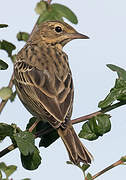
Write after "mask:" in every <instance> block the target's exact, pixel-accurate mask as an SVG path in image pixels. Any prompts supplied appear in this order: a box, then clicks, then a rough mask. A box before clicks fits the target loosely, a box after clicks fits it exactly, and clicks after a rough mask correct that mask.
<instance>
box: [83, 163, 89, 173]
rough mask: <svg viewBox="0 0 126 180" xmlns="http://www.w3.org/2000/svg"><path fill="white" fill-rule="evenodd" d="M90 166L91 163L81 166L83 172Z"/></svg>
mask: <svg viewBox="0 0 126 180" xmlns="http://www.w3.org/2000/svg"><path fill="white" fill-rule="evenodd" d="M89 167H90V164H83V165H82V166H81V169H82V171H83V172H85V171H86V170H87V169H88V168H89Z"/></svg>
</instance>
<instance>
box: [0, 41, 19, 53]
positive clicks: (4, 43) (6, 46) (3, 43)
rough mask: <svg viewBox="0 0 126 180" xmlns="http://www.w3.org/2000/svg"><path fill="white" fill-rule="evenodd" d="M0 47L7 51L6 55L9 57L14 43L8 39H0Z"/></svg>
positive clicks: (13, 48)
mask: <svg viewBox="0 0 126 180" xmlns="http://www.w3.org/2000/svg"><path fill="white" fill-rule="evenodd" d="M0 49H2V50H5V51H6V52H7V53H8V56H9V57H11V55H12V51H13V50H15V49H16V47H15V45H14V44H12V43H10V42H8V41H5V40H3V41H0Z"/></svg>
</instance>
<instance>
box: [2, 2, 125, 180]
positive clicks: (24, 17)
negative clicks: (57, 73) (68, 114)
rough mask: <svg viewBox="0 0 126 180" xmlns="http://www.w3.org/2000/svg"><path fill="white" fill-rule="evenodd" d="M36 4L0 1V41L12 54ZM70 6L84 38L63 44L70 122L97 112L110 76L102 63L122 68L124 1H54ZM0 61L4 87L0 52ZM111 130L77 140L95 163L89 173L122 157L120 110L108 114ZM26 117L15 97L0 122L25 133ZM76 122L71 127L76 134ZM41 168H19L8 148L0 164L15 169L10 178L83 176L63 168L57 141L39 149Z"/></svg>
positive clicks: (110, 175)
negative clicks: (71, 92)
mask: <svg viewBox="0 0 126 180" xmlns="http://www.w3.org/2000/svg"><path fill="white" fill-rule="evenodd" d="M37 2H38V1H36V0H32V1H30V0H28V1H25V0H22V1H16V0H13V1H9V0H4V1H1V4H0V23H1V24H2V23H6V24H8V25H9V28H7V29H2V30H1V31H0V39H6V40H8V41H10V42H12V43H14V44H16V46H17V49H16V51H15V53H17V52H18V51H19V49H21V47H23V45H24V43H23V42H18V41H17V40H16V34H17V33H18V32H19V31H27V32H30V31H31V30H32V28H33V25H34V24H35V22H36V20H37V15H36V14H35V12H34V8H35V5H36V3H37ZM53 2H57V3H61V4H64V5H66V6H68V7H69V8H71V9H72V10H73V11H74V12H75V13H76V15H77V17H78V20H79V24H78V25H77V26H74V27H75V28H76V29H77V30H78V31H80V32H82V33H85V34H86V35H88V36H89V37H90V40H85V41H84V40H76V41H73V42H71V43H69V44H68V45H67V46H66V47H65V48H64V51H65V52H67V54H68V55H69V62H70V65H71V69H72V72H73V78H74V84H75V85H74V86H75V101H74V112H73V118H75V117H78V116H81V115H84V114H88V113H91V112H94V111H96V110H98V108H97V104H98V102H99V101H100V100H102V99H104V97H105V96H106V94H107V93H108V91H109V89H110V88H111V87H112V86H113V85H114V81H115V78H116V74H115V73H113V72H112V71H110V70H109V69H108V68H107V67H106V66H105V65H106V64H108V63H109V64H110V63H111V64H115V65H118V66H120V67H123V68H124V69H126V61H125V59H126V53H125V42H126V35H125V32H126V25H125V19H126V11H125V6H126V2H125V1H124V0H120V1H114V0H111V1H109V0H103V1H100V0H94V1H90V0H89V1H87V0H83V1H81V0H78V1H72V0H69V1H66V0H60V1H58V0H56V1H53ZM0 58H1V59H5V60H6V62H7V63H8V64H9V65H10V66H9V68H8V70H7V71H1V72H0V77H1V78H0V87H1V86H3V85H5V86H6V85H7V84H8V81H9V79H10V75H11V74H12V71H13V67H12V64H11V62H10V59H9V58H7V56H6V53H5V52H4V51H3V52H2V51H0ZM111 115H112V118H111V122H112V131H111V132H109V133H108V134H106V135H104V137H102V138H99V139H98V140H96V141H92V142H89V141H85V140H82V142H83V143H84V144H85V145H86V146H87V148H88V149H89V150H90V151H91V152H92V154H93V155H94V158H95V161H94V162H93V165H92V167H91V168H90V169H89V171H90V172H91V174H95V173H96V172H98V171H99V170H101V169H103V168H104V167H106V166H108V165H110V164H111V163H112V162H115V161H116V160H118V159H119V158H120V157H121V156H123V155H125V141H124V140H125V129H126V127H125V126H126V121H125V106H124V107H121V108H118V109H116V110H114V111H112V112H111ZM30 117H31V115H30V114H29V113H28V112H27V111H26V110H25V108H24V107H23V105H22V104H21V103H20V101H19V99H18V98H17V99H16V101H15V102H14V103H13V104H11V103H10V102H9V103H8V104H7V105H6V107H5V109H4V111H3V112H2V114H1V116H0V121H1V122H5V121H6V122H7V123H16V124H18V125H19V127H21V128H22V129H25V125H26V124H27V120H28V119H29V118H30ZM81 125H82V123H80V124H78V125H75V129H76V131H77V132H79V130H80V129H81ZM7 143H8V145H9V141H8V139H6V141H5V143H2V144H1V146H0V150H2V149H3V148H4V147H6V146H7ZM40 151H41V156H42V164H41V166H39V168H38V169H37V170H35V171H27V170H25V169H23V168H22V166H21V163H20V161H19V157H18V156H19V152H18V150H14V151H13V152H11V153H9V154H8V155H6V156H5V157H3V158H2V159H1V161H4V162H6V164H8V165H9V164H15V165H18V170H17V171H16V172H15V173H14V174H13V178H14V179H15V180H19V179H23V178H25V177H29V178H31V179H32V180H35V179H42V178H46V179H59V177H60V179H71V178H72V179H73V180H74V179H78V180H79V179H80V180H81V179H82V178H83V174H82V172H81V171H80V169H79V168H77V167H74V166H71V165H66V163H65V161H67V160H68V156H67V152H66V150H65V148H64V145H63V143H62V142H61V140H60V139H58V140H57V141H56V142H55V143H53V144H52V145H51V146H50V147H48V148H47V149H45V148H41V149H40ZM124 168H125V167H122V166H119V167H117V168H114V169H113V170H111V171H109V172H107V173H105V174H104V175H103V176H101V177H100V178H98V179H100V180H103V179H104V180H108V179H119V178H120V179H122V178H124V176H125V174H124V171H125V169H124Z"/></svg>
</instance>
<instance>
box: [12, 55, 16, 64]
mask: <svg viewBox="0 0 126 180" xmlns="http://www.w3.org/2000/svg"><path fill="white" fill-rule="evenodd" d="M11 60H12V62H13V63H14V62H15V61H16V54H14V55H12V56H11Z"/></svg>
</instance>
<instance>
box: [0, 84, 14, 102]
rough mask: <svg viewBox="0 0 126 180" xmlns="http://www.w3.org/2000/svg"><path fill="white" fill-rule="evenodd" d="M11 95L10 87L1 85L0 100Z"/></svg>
mask: <svg viewBox="0 0 126 180" xmlns="http://www.w3.org/2000/svg"><path fill="white" fill-rule="evenodd" d="M11 95H12V89H11V88H9V87H2V88H1V89H0V98H1V99H2V100H7V99H9V98H10V97H11Z"/></svg>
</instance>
